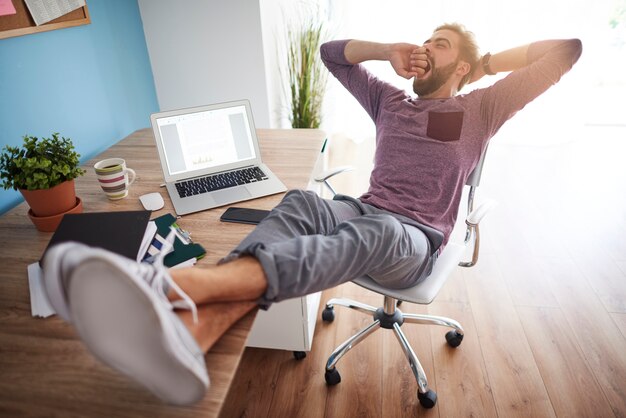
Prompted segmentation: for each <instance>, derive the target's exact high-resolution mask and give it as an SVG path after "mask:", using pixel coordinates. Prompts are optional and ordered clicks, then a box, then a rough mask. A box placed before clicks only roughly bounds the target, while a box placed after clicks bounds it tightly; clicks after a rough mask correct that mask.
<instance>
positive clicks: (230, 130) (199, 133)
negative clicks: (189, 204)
mask: <svg viewBox="0 0 626 418" xmlns="http://www.w3.org/2000/svg"><path fill="white" fill-rule="evenodd" d="M156 125H157V128H158V130H159V134H160V135H159V137H160V140H161V145H162V150H163V155H164V157H165V162H166V165H167V171H168V173H169V175H170V176H175V175H180V174H184V173H188V172H192V171H197V170H204V169H211V168H212V167H218V166H223V165H225V164H233V163H235V164H236V163H241V164H242V165H245V161H247V160H253V159H255V158H256V157H257V155H256V153H255V147H254V144H253V142H252V136H251V134H250V122H249V121H248V116H247V112H246V107H245V106H244V105H237V106H232V107H226V108H218V109H212V110H201V111H198V112H192V113H185V114H179V115H174V116H164V117H160V118H158V119H156Z"/></svg>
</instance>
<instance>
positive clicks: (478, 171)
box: [465, 144, 489, 187]
mask: <svg viewBox="0 0 626 418" xmlns="http://www.w3.org/2000/svg"><path fill="white" fill-rule="evenodd" d="M488 147H489V144H487V145H486V146H485V149H484V150H483V153H482V155H481V156H480V159H479V160H478V163H477V164H476V167H474V170H473V171H472V173H471V174H470V175H469V177H468V178H467V181H466V182H465V184H466V185H468V186H474V187H478V186H479V185H480V177H481V175H482V173H483V164H484V163H485V156H486V155H487V148H488Z"/></svg>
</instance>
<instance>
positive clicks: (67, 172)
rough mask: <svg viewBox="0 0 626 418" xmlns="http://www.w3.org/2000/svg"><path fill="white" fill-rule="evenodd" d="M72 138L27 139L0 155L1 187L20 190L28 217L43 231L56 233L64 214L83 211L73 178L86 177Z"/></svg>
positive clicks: (27, 137) (56, 136) (28, 137)
mask: <svg viewBox="0 0 626 418" xmlns="http://www.w3.org/2000/svg"><path fill="white" fill-rule="evenodd" d="M79 157H80V154H77V153H76V152H75V151H74V145H73V144H72V140H71V139H69V138H59V134H58V133H53V134H52V138H41V139H39V138H37V137H34V136H28V135H26V136H24V142H23V144H22V146H21V147H12V146H9V145H6V146H5V147H4V148H3V150H2V154H0V180H1V183H0V185H1V186H2V187H4V189H5V190H7V189H11V188H12V189H14V190H19V191H20V193H22V196H24V199H25V200H26V202H27V203H28V205H29V206H30V210H29V212H28V215H29V216H30V218H31V220H32V221H33V223H34V224H35V226H36V227H37V229H39V230H40V231H48V232H49V231H54V230H55V229H56V227H57V226H58V224H59V222H60V221H61V218H62V217H63V215H64V214H65V213H79V212H82V202H81V200H80V199H79V198H77V197H76V189H75V187H74V179H75V178H76V177H78V176H81V175H83V174H85V171H84V170H82V169H81V168H80V166H79V164H80V162H79V159H78V158H79Z"/></svg>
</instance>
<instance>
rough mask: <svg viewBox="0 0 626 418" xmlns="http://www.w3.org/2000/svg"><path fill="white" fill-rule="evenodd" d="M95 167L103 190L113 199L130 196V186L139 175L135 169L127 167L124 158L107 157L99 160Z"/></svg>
mask: <svg viewBox="0 0 626 418" xmlns="http://www.w3.org/2000/svg"><path fill="white" fill-rule="evenodd" d="M93 168H94V169H95V170H96V176H97V177H98V182H99V183H100V187H102V191H104V193H105V194H106V195H107V197H108V198H109V199H111V200H118V199H123V198H125V197H126V196H128V188H129V187H130V185H131V184H133V182H134V181H135V178H136V177H137V175H136V174H135V170H133V169H132V168H128V167H126V161H124V159H123V158H107V159H106V160H101V161H98V162H97V163H96V164H94V166H93ZM129 177H130V179H129Z"/></svg>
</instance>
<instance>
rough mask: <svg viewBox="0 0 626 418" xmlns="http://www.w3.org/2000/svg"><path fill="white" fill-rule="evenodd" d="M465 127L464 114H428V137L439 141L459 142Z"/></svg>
mask: <svg viewBox="0 0 626 418" xmlns="http://www.w3.org/2000/svg"><path fill="white" fill-rule="evenodd" d="M462 127H463V112H428V127H427V129H426V135H428V137H429V138H432V139H436V140H438V141H446V142H447V141H458V140H459V139H460V138H461V129H462Z"/></svg>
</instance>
